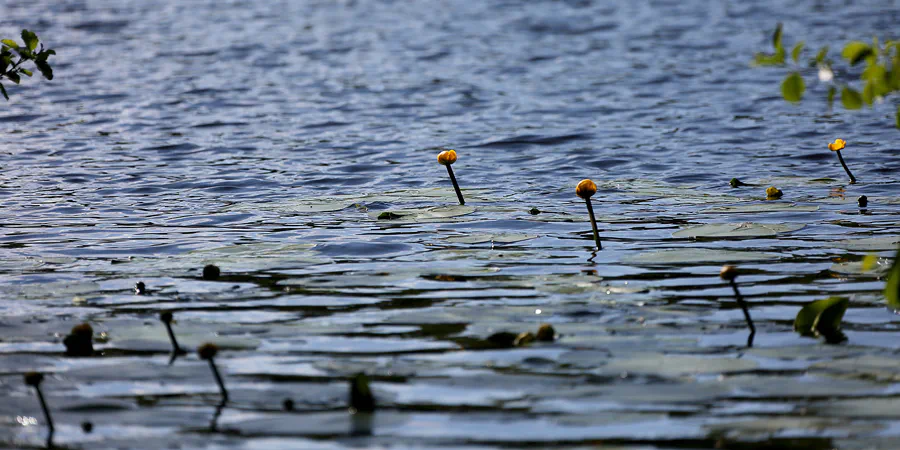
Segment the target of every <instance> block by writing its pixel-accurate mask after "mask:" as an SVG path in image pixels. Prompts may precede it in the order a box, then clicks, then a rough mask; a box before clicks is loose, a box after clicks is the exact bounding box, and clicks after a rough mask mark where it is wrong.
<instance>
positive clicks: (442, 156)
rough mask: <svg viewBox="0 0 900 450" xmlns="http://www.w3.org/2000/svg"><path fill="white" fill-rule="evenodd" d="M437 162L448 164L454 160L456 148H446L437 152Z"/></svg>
mask: <svg viewBox="0 0 900 450" xmlns="http://www.w3.org/2000/svg"><path fill="white" fill-rule="evenodd" d="M438 162H439V163H440V164H441V165H443V166H449V165H450V164H453V163H455V162H456V150H446V151H443V152H440V153H438Z"/></svg>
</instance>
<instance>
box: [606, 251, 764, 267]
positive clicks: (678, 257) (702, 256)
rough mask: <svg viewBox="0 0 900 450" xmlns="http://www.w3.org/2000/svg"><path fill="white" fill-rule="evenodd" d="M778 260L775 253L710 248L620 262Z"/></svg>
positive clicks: (649, 254)
mask: <svg viewBox="0 0 900 450" xmlns="http://www.w3.org/2000/svg"><path fill="white" fill-rule="evenodd" d="M778 258H780V255H778V254H777V253H768V252H747V251H739V250H724V249H711V248H685V249H677V248H673V249H667V250H657V251H652V252H646V253H640V254H637V255H632V256H629V257H625V258H624V259H623V261H622V262H625V263H629V264H668V265H677V264H697V263H727V262H738V261H771V260H776V259H778Z"/></svg>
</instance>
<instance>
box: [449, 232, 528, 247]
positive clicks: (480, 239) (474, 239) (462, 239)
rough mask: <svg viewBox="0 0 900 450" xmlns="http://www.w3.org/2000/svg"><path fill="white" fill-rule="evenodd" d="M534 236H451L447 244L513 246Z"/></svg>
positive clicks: (512, 234) (510, 234) (505, 234)
mask: <svg viewBox="0 0 900 450" xmlns="http://www.w3.org/2000/svg"><path fill="white" fill-rule="evenodd" d="M536 237H537V236H536V235H533V234H523V233H493V234H490V233H473V234H469V235H466V236H450V237H448V238H447V242H452V243H454V244H483V243H485V242H493V243H497V244H511V243H513V242H522V241H527V240H530V239H534V238H536Z"/></svg>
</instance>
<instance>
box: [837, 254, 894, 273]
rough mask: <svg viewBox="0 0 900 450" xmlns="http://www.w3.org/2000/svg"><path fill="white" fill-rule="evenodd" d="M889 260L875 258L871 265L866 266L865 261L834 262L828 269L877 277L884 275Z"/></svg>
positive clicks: (888, 265)
mask: <svg viewBox="0 0 900 450" xmlns="http://www.w3.org/2000/svg"><path fill="white" fill-rule="evenodd" d="M890 264H891V262H890V260H888V259H885V258H877V260H876V261H875V263H874V264H873V265H872V267H866V264H865V261H850V262H842V263H834V264H832V265H831V268H830V270H831V271H832V272H834V273H841V274H846V275H870V276H873V277H878V276H881V275H884V274H885V273H886V272H887V271H888V269H889V268H890Z"/></svg>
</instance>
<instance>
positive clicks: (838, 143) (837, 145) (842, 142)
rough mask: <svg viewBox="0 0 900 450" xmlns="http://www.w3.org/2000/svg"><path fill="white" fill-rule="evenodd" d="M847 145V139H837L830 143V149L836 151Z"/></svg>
mask: <svg viewBox="0 0 900 450" xmlns="http://www.w3.org/2000/svg"><path fill="white" fill-rule="evenodd" d="M846 146H847V141H845V140H843V139H835V140H834V143H832V144H828V150H831V151H833V152H836V151H838V150H843V149H844V147H846Z"/></svg>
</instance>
